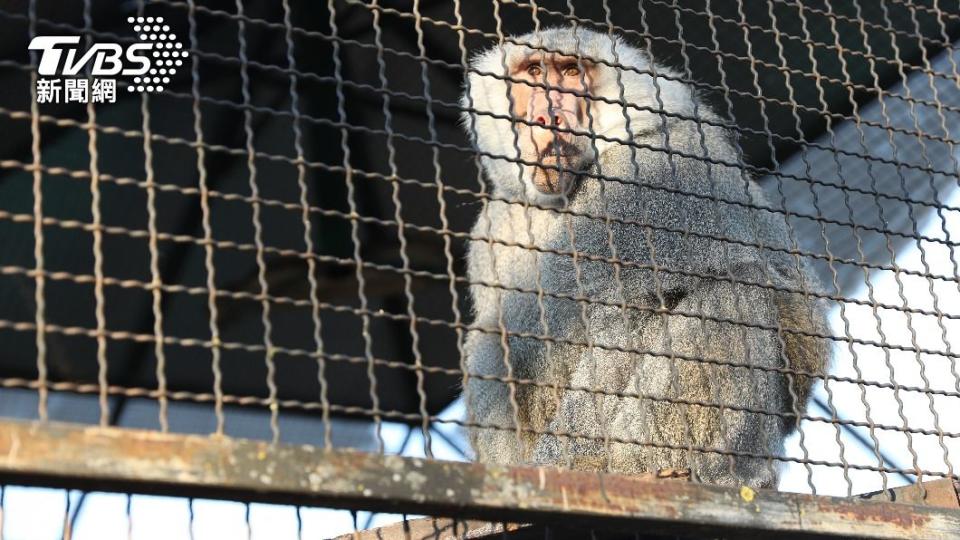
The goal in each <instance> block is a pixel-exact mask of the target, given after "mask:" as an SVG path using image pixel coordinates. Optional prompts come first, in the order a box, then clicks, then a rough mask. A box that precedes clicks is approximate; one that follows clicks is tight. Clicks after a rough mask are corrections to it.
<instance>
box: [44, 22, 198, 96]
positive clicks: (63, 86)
mask: <svg viewBox="0 0 960 540" xmlns="http://www.w3.org/2000/svg"><path fill="white" fill-rule="evenodd" d="M127 22H128V23H130V24H132V25H133V30H134V32H136V33H137V35H138V37H139V38H140V41H139V43H133V44H131V45H127V46H122V45H120V44H118V43H90V44H89V46H87V47H86V52H82V51H81V37H80V36H78V35H61V36H37V37H35V38H33V40H31V41H30V46H29V48H30V50H31V51H39V52H40V61H39V62H38V64H37V74H38V75H40V78H38V79H37V87H36V99H37V103H113V102H115V101H116V100H117V80H116V79H115V78H114V77H116V76H121V77H132V80H131V81H130V82H127V83H126V87H127V91H128V92H151V93H152V92H162V91H163V89H164V87H165V85H167V84H169V83H170V79H171V77H173V76H174V75H176V73H177V69H178V68H182V66H183V62H184V60H186V58H187V56H188V55H189V53H188V52H187V51H185V50H183V44H182V43H181V42H179V41H177V36H176V34H174V33H173V32H172V31H171V30H170V26H169V25H167V24H163V17H128V18H127Z"/></svg>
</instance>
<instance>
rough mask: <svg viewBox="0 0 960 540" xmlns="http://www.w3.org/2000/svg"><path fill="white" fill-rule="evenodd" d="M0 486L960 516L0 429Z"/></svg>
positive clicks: (266, 449) (600, 515)
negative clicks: (6, 484) (0, 484)
mask: <svg viewBox="0 0 960 540" xmlns="http://www.w3.org/2000/svg"><path fill="white" fill-rule="evenodd" d="M0 481H3V482H7V483H25V484H33V485H48V486H56V487H74V488H80V489H96V490H116V491H128V492H142V493H162V494H168V495H179V496H200V497H218V498H228V499H235V500H252V501H264V502H282V503H295V504H301V505H317V506H328V507H335V508H349V509H355V510H370V511H378V512H396V513H406V514H421V515H432V516H447V517H456V518H462V519H478V520H487V521H494V522H513V523H544V524H551V523H553V524H558V523H560V524H563V525H564V526H571V527H586V528H596V529H601V530H628V531H639V532H643V533H645V534H646V533H650V534H653V533H663V534H705V535H710V536H711V537H716V536H725V535H734V534H735V535H736V536H737V537H738V538H744V537H768V536H770V535H772V534H776V535H777V536H778V537H784V538H788V537H796V538H819V537H826V536H839V537H860V538H898V539H899V538H918V539H920V538H922V539H960V511H956V510H948V509H940V508H935V507H928V506H919V505H910V504H900V503H890V502H883V501H872V500H861V499H842V498H835V497H817V496H811V495H802V494H793V493H779V492H775V491H767V490H760V491H755V490H752V489H749V488H745V487H744V488H739V489H738V488H727V487H719V486H707V485H699V484H694V483H690V482H682V481H666V480H660V479H651V478H649V477H647V478H644V477H627V476H617V475H599V474H592V473H585V472H577V471H563V470H558V469H555V468H532V467H497V466H485V465H480V464H472V463H455V462H444V461H433V460H424V459H417V458H404V457H398V456H385V455H380V454H369V453H358V452H347V451H324V450H322V449H318V448H316V447H313V446H308V445H271V444H269V443H266V442H258V441H249V440H237V439H229V438H216V437H202V436H193V435H179V434H164V433H159V432H154V431H138V430H128V429H117V428H99V427H85V426H78V425H69V424H57V423H39V422H14V421H0Z"/></svg>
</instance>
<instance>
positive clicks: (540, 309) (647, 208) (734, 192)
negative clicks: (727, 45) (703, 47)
mask: <svg viewBox="0 0 960 540" xmlns="http://www.w3.org/2000/svg"><path fill="white" fill-rule="evenodd" d="M543 50H546V51H552V52H553V53H554V54H562V55H568V56H570V57H575V58H578V59H579V60H577V61H578V62H580V63H581V64H583V65H585V63H586V62H589V63H590V66H589V67H590V71H589V77H583V76H581V81H583V82H584V84H587V85H588V87H589V88H588V90H589V92H587V94H588V95H589V96H591V97H594V98H597V97H599V98H606V100H604V99H599V100H597V99H589V100H587V101H588V102H589V104H588V106H587V109H588V111H589V114H587V118H586V120H585V126H584V127H583V128H581V131H583V132H587V133H588V134H596V136H595V137H589V136H588V137H586V139H587V143H588V146H586V147H584V146H583V143H582V140H581V143H580V144H581V149H582V150H584V155H585V156H586V160H585V161H584V162H582V163H580V164H579V165H577V167H578V168H577V170H576V171H574V172H575V173H576V181H575V182H571V185H570V186H569V188H568V189H567V191H566V192H563V193H560V194H557V193H549V192H548V193H544V192H543V190H541V189H537V185H534V183H533V182H531V172H530V171H531V167H530V166H529V165H524V164H523V163H518V162H517V160H518V159H522V160H525V161H530V159H529V158H528V157H527V156H525V155H524V153H523V151H522V145H521V144H520V142H521V141H520V140H519V139H520V138H521V136H522V134H520V135H518V133H519V131H520V130H521V129H531V128H529V127H528V128H524V124H523V122H517V121H516V119H515V118H512V117H513V116H514V115H512V114H511V111H514V109H513V108H512V105H515V104H513V103H511V102H512V101H514V100H513V99H511V97H510V95H511V94H510V93H511V91H512V87H517V86H523V84H524V83H520V82H508V81H506V80H504V78H503V76H505V75H511V74H512V73H514V70H513V67H514V66H517V65H518V63H519V62H522V61H523V59H524V58H525V57H528V56H530V55H531V54H533V53H535V52H539V53H541V60H540V62H543V56H542V55H543V54H550V53H549V52H548V53H543ZM615 66H617V67H615ZM536 71H538V70H536V69H535V68H533V72H536ZM572 72H573V71H571V73H572ZM512 76H513V75H511V77H512ZM588 79H589V80H588ZM557 99H559V98H557ZM580 99H583V98H582V97H581V98H580ZM624 103H626V104H630V106H624ZM461 104H462V105H463V107H464V109H465V111H466V112H464V113H463V123H464V127H465V128H466V130H467V132H468V134H469V135H470V136H471V138H472V140H473V142H474V144H475V146H476V148H477V149H478V150H479V151H480V156H481V157H480V162H481V166H482V169H483V171H484V173H485V176H486V178H487V179H488V181H489V182H490V184H491V186H492V189H491V195H492V196H491V198H490V200H489V201H487V202H485V203H484V206H483V208H482V210H481V212H480V215H479V216H478V219H477V222H476V224H475V225H474V228H473V230H472V238H471V241H470V242H469V245H468V253H467V275H468V277H469V279H470V282H471V289H470V292H471V297H472V300H473V307H474V325H475V327H474V328H475V329H473V330H471V331H470V332H469V333H468V336H467V338H466V341H465V344H464V347H465V352H466V366H467V371H468V378H467V382H466V385H465V387H464V394H465V400H466V405H467V410H468V415H469V420H470V422H471V424H472V425H474V426H475V427H473V428H472V429H471V444H472V447H473V449H474V451H475V453H476V455H477V458H478V460H480V461H482V462H488V463H499V464H535V465H550V464H552V465H558V466H568V467H573V468H575V469H581V470H597V471H610V472H616V473H623V474H636V473H640V472H645V471H657V470H661V469H669V468H672V469H690V470H691V472H692V474H693V475H694V478H696V479H699V480H700V481H702V482H706V483H712V484H720V485H747V486H751V487H760V488H763V487H775V486H776V482H777V474H778V472H777V462H776V461H771V460H770V459H768V458H766V456H779V455H781V454H782V452H783V440H784V438H785V437H786V436H787V435H789V434H790V433H791V432H793V431H794V430H795V429H796V427H797V425H798V421H797V415H802V414H803V413H804V412H805V410H806V403H807V399H808V397H809V394H810V388H811V385H812V383H813V382H814V378H812V377H806V376H803V375H802V374H803V373H814V374H816V373H820V374H822V373H824V369H826V364H827V362H828V357H829V347H828V345H827V343H826V339H824V338H822V337H816V336H824V335H826V330H825V329H826V323H825V319H824V310H823V307H822V305H821V302H819V301H817V300H816V299H814V298H813V297H811V296H810V295H808V294H805V291H816V290H818V287H817V285H816V283H815V279H814V278H813V277H812V272H811V271H810V269H809V268H808V266H807V263H806V261H805V260H801V259H800V258H799V257H797V256H794V255H791V254H789V253H785V251H784V249H789V248H790V246H791V241H790V239H789V236H788V225H787V223H786V222H785V218H784V216H783V214H781V213H776V212H770V211H766V210H762V209H757V208H756V207H770V204H769V203H768V202H767V199H766V197H765V196H764V194H763V192H762V190H761V188H760V187H759V186H758V185H757V184H756V183H755V182H753V181H751V180H749V178H748V177H747V176H746V174H745V173H744V172H743V171H742V169H741V168H738V167H737V166H736V164H737V163H738V155H737V153H736V152H735V150H734V145H733V143H732V142H731V140H730V135H729V133H728V132H727V131H726V130H725V129H723V128H722V127H719V126H720V125H721V123H722V122H721V120H720V118H719V117H718V116H717V115H716V114H715V113H714V112H713V111H711V110H710V109H709V108H708V106H706V105H705V104H704V103H702V102H700V101H699V98H698V96H697V95H696V93H695V92H694V90H693V89H692V87H691V86H689V85H687V84H685V83H684V82H682V81H681V80H680V78H679V76H678V74H677V73H675V72H674V71H672V70H670V69H669V68H665V67H662V66H658V65H654V64H653V63H652V60H651V59H650V57H649V55H648V54H647V53H646V52H645V51H644V50H642V49H640V48H638V47H635V46H633V45H630V44H629V43H627V42H626V41H625V40H623V39H622V38H621V37H619V36H611V35H607V34H600V33H596V32H592V31H589V30H585V29H582V28H581V29H575V30H572V29H550V30H544V31H541V32H536V33H530V34H527V35H524V36H520V37H517V38H513V39H512V41H510V40H508V41H506V42H505V43H504V44H503V45H502V46H497V47H493V48H491V49H489V50H487V51H485V52H482V53H480V54H479V55H477V56H475V57H474V59H473V61H472V65H471V71H470V73H469V75H468V81H467V92H465V94H464V96H463V98H462V100H461ZM696 118H700V119H702V120H703V121H706V122H709V123H705V122H703V121H700V122H698V121H696V120H695V119H696ZM581 139H582V137H581ZM618 141H619V142H618ZM627 141H632V142H633V143H634V144H627ZM664 149H669V151H664ZM534 161H536V158H534ZM555 161H556V160H555ZM561 169H562V167H561ZM608 217H609V219H607V218H608ZM646 224H649V226H644V225H646ZM685 231H687V232H685ZM760 246H763V247H760ZM770 247H773V248H774V249H769V248H770ZM574 252H575V253H576V257H574V256H572V254H573V253H574ZM538 292H539V293H538ZM577 299H580V300H579V301H577ZM544 337H546V338H547V339H544ZM797 372H799V373H801V374H800V375H798V374H796V373H797ZM471 375H472V376H471ZM508 376H510V377H511V380H510V381H507V382H504V381H503V380H497V379H505V378H508ZM518 427H519V429H518Z"/></svg>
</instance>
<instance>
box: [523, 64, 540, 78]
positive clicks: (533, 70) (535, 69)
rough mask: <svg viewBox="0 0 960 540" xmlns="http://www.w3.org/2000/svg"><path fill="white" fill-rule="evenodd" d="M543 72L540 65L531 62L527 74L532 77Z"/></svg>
mask: <svg viewBox="0 0 960 540" xmlns="http://www.w3.org/2000/svg"><path fill="white" fill-rule="evenodd" d="M541 73H543V70H542V69H541V68H540V66H539V65H537V64H530V65H529V66H527V75H530V76H531V77H539V76H540V74H541Z"/></svg>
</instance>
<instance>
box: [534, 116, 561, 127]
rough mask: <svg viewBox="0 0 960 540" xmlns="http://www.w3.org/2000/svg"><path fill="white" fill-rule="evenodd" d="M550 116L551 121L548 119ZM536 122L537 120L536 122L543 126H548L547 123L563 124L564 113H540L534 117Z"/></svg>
mask: <svg viewBox="0 0 960 540" xmlns="http://www.w3.org/2000/svg"><path fill="white" fill-rule="evenodd" d="M548 117H549V118H550V120H549V121H548V120H547V118H548ZM534 122H536V123H538V124H540V125H543V126H546V125H547V124H549V125H551V126H562V125H563V124H564V121H563V115H561V114H559V113H551V114H549V115H547V114H539V115H537V117H536V118H535V119H534Z"/></svg>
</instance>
